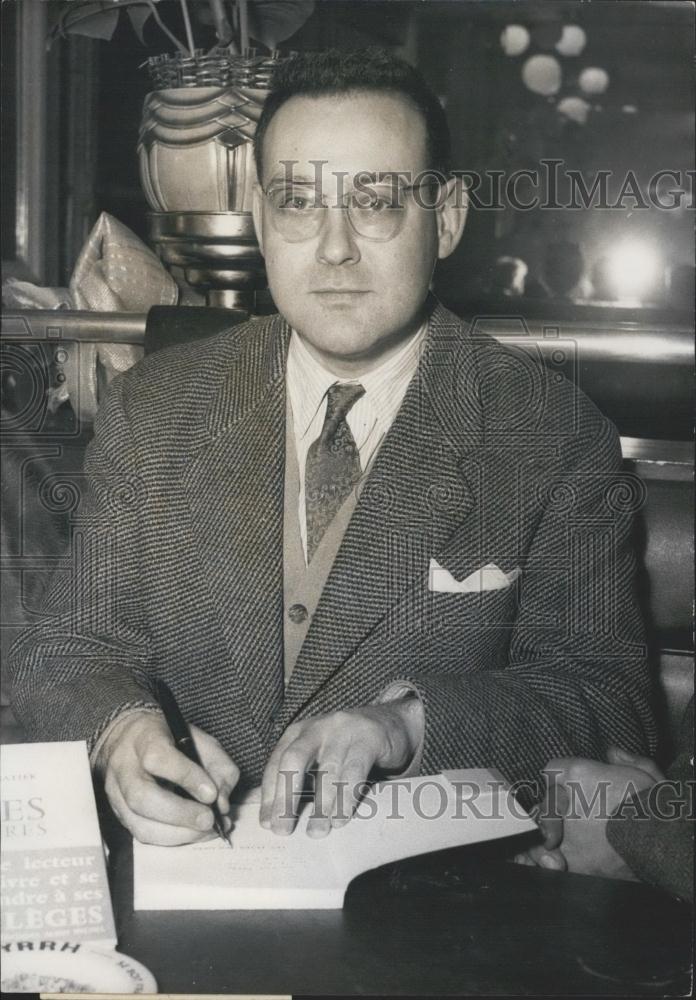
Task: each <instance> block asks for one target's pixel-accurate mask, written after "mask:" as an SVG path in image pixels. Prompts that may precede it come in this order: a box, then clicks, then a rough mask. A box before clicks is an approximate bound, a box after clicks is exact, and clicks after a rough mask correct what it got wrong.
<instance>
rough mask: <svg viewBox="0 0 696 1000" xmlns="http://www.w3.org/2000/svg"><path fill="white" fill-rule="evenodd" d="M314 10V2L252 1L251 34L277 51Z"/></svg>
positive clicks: (250, 13)
mask: <svg viewBox="0 0 696 1000" xmlns="http://www.w3.org/2000/svg"><path fill="white" fill-rule="evenodd" d="M313 10H314V0H251V2H250V4H249V34H250V35H251V36H252V38H255V39H256V41H257V42H262V43H263V44H264V45H265V46H266V47H267V48H269V49H275V48H276V46H277V44H278V42H284V41H285V39H286V38H290V36H291V35H294V34H295V32H296V31H297V30H298V29H299V28H301V27H302V25H303V24H304V23H305V21H306V20H307V19H308V18H309V16H310V15H311V13H312V11H313Z"/></svg>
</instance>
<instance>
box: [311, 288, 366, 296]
mask: <svg viewBox="0 0 696 1000" xmlns="http://www.w3.org/2000/svg"><path fill="white" fill-rule="evenodd" d="M368 294H369V289H367V288H315V289H313V290H312V295H368Z"/></svg>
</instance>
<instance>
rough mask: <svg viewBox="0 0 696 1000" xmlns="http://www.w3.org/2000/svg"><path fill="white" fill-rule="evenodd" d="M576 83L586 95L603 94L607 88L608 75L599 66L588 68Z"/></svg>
mask: <svg viewBox="0 0 696 1000" xmlns="http://www.w3.org/2000/svg"><path fill="white" fill-rule="evenodd" d="M578 83H579V84H580V89H581V90H583V91H584V92H585V93H586V94H603V93H604V91H605V90H606V89H607V87H608V86H609V74H608V73H607V71H606V70H605V69H602V68H601V67H600V66H588V67H587V69H584V70H583V71H582V73H581V74H580V76H579V78H578Z"/></svg>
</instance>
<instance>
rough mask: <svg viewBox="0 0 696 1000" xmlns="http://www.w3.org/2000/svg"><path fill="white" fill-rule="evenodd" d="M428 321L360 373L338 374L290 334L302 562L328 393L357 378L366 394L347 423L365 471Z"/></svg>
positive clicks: (386, 427)
mask: <svg viewBox="0 0 696 1000" xmlns="http://www.w3.org/2000/svg"><path fill="white" fill-rule="evenodd" d="M427 327H428V324H427V323H424V324H423V325H422V326H421V327H420V329H419V330H417V331H416V333H414V334H413V336H412V337H410V338H409V339H408V340H407V342H406V343H405V344H404V345H403V346H402V347H401V348H400V349H399V350H398V351H397V352H396V353H395V354H393V355H392V356H391V357H389V358H387V360H386V361H383V362H382V364H381V365H379V366H378V367H377V368H374V369H372V371H369V372H366V373H365V374H363V375H360V377H356V378H352V379H346V378H338V377H337V376H336V375H334V374H333V372H330V371H329V370H328V369H327V368H325V367H324V366H323V365H322V364H321V363H320V362H319V361H317V359H316V358H315V357H314V356H313V355H312V354H310V352H309V351H308V350H307V348H306V347H305V345H304V344H303V343H302V340H301V338H300V337H299V335H298V334H297V333H296V331H295V330H293V332H292V336H291V337H290V346H289V348H288V364H287V376H286V377H287V391H288V395H289V397H290V405H291V407H292V414H293V433H294V437H295V447H296V451H297V465H298V469H299V473H300V494H299V500H298V519H299V522H300V534H301V537H302V547H303V549H304V554H305V560H306V559H307V518H306V511H305V464H306V461H307V452H308V451H309V449H310V446H311V445H312V444H313V442H314V441H316V439H317V438H318V437H319V435H320V434H321V429H322V427H323V426H324V417H325V415H326V393H327V391H328V389H329V388H330V387H331V386H332V385H335V384H336V383H337V382H338V383H341V384H344V383H352V382H359V383H360V385H362V386H363V388H364V389H365V393H364V395H363V396H361V397H360V399H359V400H358V401H357V402H356V403H354V404H353V406H352V407H351V409H350V410H349V412H348V415H347V417H346V421H347V423H348V426H349V427H350V431H351V434H352V435H353V439H354V441H355V444H356V446H357V449H358V452H359V454H360V467H361V469H362V471H363V475H365V474H366V473H367V471H368V470H369V468H370V464H371V463H372V461H373V460H374V458H375V456H376V454H377V450H378V449H379V446H380V444H381V443H382V440H383V439H384V436H385V434H386V433H387V431H388V430H389V428H390V427H391V425H392V423H393V422H394V418H395V417H396V414H397V412H398V410H399V407H400V406H401V403H402V401H403V398H404V396H405V394H406V390H407V388H408V386H409V383H410V382H411V380H412V378H413V376H414V375H415V373H416V369H417V367H418V362H419V360H420V355H421V348H422V344H423V338H424V337H425V333H426V331H427Z"/></svg>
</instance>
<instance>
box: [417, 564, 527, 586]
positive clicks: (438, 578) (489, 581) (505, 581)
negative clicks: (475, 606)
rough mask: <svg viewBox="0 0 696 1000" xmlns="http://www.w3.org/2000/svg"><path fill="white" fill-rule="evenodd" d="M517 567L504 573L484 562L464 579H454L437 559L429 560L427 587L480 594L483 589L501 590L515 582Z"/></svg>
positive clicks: (518, 571) (517, 573) (519, 571)
mask: <svg viewBox="0 0 696 1000" xmlns="http://www.w3.org/2000/svg"><path fill="white" fill-rule="evenodd" d="M520 573H521V570H520V569H519V567H518V568H516V569H511V570H510V572H509V573H504V572H503V570H502V569H500V568H499V567H498V566H496V565H495V563H486V565H485V566H482V567H481V569H475V570H474V572H473V573H470V574H469V576H467V578H466V579H465V580H455V579H454V577H453V576H452V574H451V573H450V571H449V570H448V569H445V568H444V566H440V564H439V563H438V561H437V559H431V560H430V570H429V575H428V588H429V589H430V590H432V591H434V592H435V593H437V594H480V593H482V592H483V591H485V590H503V589H504V588H505V587H509V586H510V585H511V584H513V583H514V582H515V580H516V579H517V577H518V576H519V575H520Z"/></svg>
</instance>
